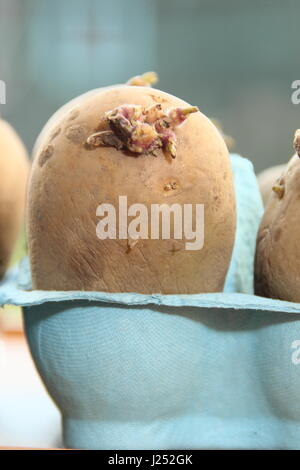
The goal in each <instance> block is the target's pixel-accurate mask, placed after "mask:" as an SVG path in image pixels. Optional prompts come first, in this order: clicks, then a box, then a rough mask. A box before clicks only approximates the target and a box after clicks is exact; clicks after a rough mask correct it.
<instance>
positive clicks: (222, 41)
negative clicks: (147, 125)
mask: <svg viewBox="0 0 300 470" xmlns="http://www.w3.org/2000/svg"><path fill="white" fill-rule="evenodd" d="M299 15H300V3H299V0H285V1H284V2H283V1H282V0H252V1H251V2H249V0H226V1H222V0H63V1H62V0H0V80H3V81H5V83H6V86H7V90H6V91H7V96H6V104H5V105H0V112H1V115H2V116H3V117H4V118H5V119H6V120H8V121H9V122H10V123H11V124H12V125H13V126H14V127H15V128H16V130H17V131H18V133H19V134H20V135H21V137H22V138H23V140H24V142H25V144H26V146H27V148H28V150H29V151H31V149H32V146H33V144H34V141H35V139H36V137H37V135H38V133H39V132H40V130H41V128H42V126H43V125H44V123H45V122H46V121H47V119H48V118H49V117H50V116H51V114H52V113H53V112H54V111H55V110H56V109H57V108H58V107H59V106H61V105H62V104H64V103H65V102H66V101H68V100H69V99H71V98H73V97H74V96H76V95H78V94H81V93H83V92H85V91H87V90H89V89H91V88H97V87H101V86H105V85H110V84H116V83H124V82H125V81H126V80H127V79H128V78H129V77H131V76H134V75H137V74H140V73H142V72H145V71H148V70H155V71H157V72H158V73H159V76H160V82H159V85H158V86H159V88H161V89H163V90H165V91H168V92H170V93H172V94H175V95H177V96H179V97H181V98H183V99H185V100H186V101H188V102H190V103H192V104H194V105H198V106H199V107H200V109H201V110H202V111H203V112H204V113H205V114H207V115H208V116H209V117H213V118H215V119H218V120H219V121H220V122H221V123H222V125H223V128H224V130H225V132H226V133H227V134H230V135H231V136H232V137H233V138H234V139H235V142H236V145H235V148H234V151H236V152H238V153H241V154H242V155H243V156H245V157H247V158H249V159H250V160H252V162H253V163H254V166H255V170H256V171H257V172H258V171H260V170H262V169H264V168H266V167H268V166H270V165H274V164H277V163H282V162H285V161H286V160H287V159H288V158H289V157H290V155H291V154H292V152H293V149H292V137H293V133H294V130H295V129H296V128H298V127H300V104H299V105H298V106H297V105H295V104H292V101H291V95H292V89H291V85H292V82H293V81H294V80H297V79H300V70H299V55H300V54H299V52H300V41H299ZM23 251H24V243H23V242H22V241H21V242H20V244H19V247H18V249H17V252H16V254H15V257H14V260H16V259H18V258H19V257H20V256H21V255H22V253H23ZM20 318H21V316H20V312H19V311H18V310H16V309H13V308H10V309H6V310H5V311H2V312H1V314H0V331H1V332H0V350H1V355H0V359H1V363H0V368H1V370H0V446H4V445H28V446H30V445H31V446H39V447H47V446H52V447H53V446H58V445H59V443H60V425H59V414H58V411H57V409H56V408H55V405H54V404H53V403H52V401H51V400H50V398H49V397H48V396H47V394H46V392H45V390H44V388H43V385H42V384H41V382H40V380H39V378H38V376H37V373H36V372H35V369H34V366H33V364H32V362H31V359H30V356H29V353H28V350H27V347H26V342H25V340H24V337H23V334H22V325H21V320H20Z"/></svg>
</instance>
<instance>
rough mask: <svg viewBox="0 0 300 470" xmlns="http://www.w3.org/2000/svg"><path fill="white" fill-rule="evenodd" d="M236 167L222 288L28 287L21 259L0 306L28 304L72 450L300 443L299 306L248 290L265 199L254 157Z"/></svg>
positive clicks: (37, 349)
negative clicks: (233, 228)
mask: <svg viewBox="0 0 300 470" xmlns="http://www.w3.org/2000/svg"><path fill="white" fill-rule="evenodd" d="M232 165H233V169H234V174H235V185H236V192H237V208H238V227H237V239H236V243H235V248H234V253H233V258H232V262H231V267H230V271H229V274H228V277H227V280H226V286H225V292H224V293H217V294H198V295H159V294H154V295H142V294H135V293H129V294H124V293H123V294H108V293H102V292H79V291H76V292H49V291H32V290H30V287H31V282H30V271H29V268H28V262H27V261H26V260H24V262H23V263H22V265H21V267H20V269H17V268H14V269H13V270H11V271H10V272H9V273H8V274H7V276H6V278H5V280H4V282H3V283H2V284H1V286H0V304H2V305H3V304H14V305H21V306H23V307H24V324H25V329H26V334H27V338H28V342H29V346H30V349H31V352H32V356H33V358H34V360H35V363H36V365H37V368H38V370H39V372H40V375H41V377H42V378H43V380H44V382H45V385H46V387H47V389H48V391H49V393H50V395H51V396H52V397H53V399H54V400H55V402H56V403H57V405H58V407H59V408H60V410H61V412H62V416H63V431H64V441H65V445H66V446H67V447H71V448H72V447H73V448H84V449H176V448H177V449H180V448H181V449H231V448H233V449H300V400H299V397H298V395H299V389H300V304H295V303H290V302H282V301H277V300H272V299H264V298H260V297H256V296H254V295H253V294H252V285H253V258H254V247H255V238H256V230H257V227H258V224H259V220H260V217H261V212H262V205H261V200H260V196H259V193H258V189H257V185H256V180H255V177H254V173H253V169H252V165H251V164H250V163H249V162H248V161H247V160H245V159H241V158H240V157H238V156H233V157H232Z"/></svg>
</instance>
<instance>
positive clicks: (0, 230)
mask: <svg viewBox="0 0 300 470" xmlns="http://www.w3.org/2000/svg"><path fill="white" fill-rule="evenodd" d="M28 169H29V160H28V157H27V152H26V150H25V147H24V145H23V143H22V142H21V140H20V138H19V137H18V135H17V134H16V132H15V131H14V130H13V128H12V127H11V126H10V125H9V124H8V123H7V122H5V121H3V120H0V178H1V184H0V278H2V277H3V275H4V273H5V271H6V269H7V266H8V263H9V259H10V257H11V254H12V251H13V248H14V245H15V243H16V241H17V238H18V235H19V233H20V230H21V227H22V223H23V217H24V208H25V196H26V183H27V177H28Z"/></svg>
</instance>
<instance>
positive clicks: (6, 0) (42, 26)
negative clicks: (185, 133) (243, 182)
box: [0, 0, 300, 171]
mask: <svg viewBox="0 0 300 470" xmlns="http://www.w3.org/2000/svg"><path fill="white" fill-rule="evenodd" d="M299 15H300V3H299V1H298V0H285V1H284V2H283V1H282V0H252V1H251V2H249V0H226V1H222V0H109V1H108V0H64V1H61V0H0V79H2V80H5V82H6V84H7V104H6V105H5V106H1V112H2V113H3V115H4V116H5V118H7V120H9V121H10V122H11V123H12V124H13V125H14V126H15V127H16V129H17V130H18V131H19V133H20V134H21V136H22V137H23V139H24V141H25V143H26V145H27V146H28V149H31V148H32V145H33V143H34V140H35V138H36V137H37V134H38V133H39V131H40V129H41V127H42V126H43V124H44V123H45V121H46V120H47V119H48V117H49V116H50V115H51V114H52V113H53V112H54V111H55V110H56V109H57V107H59V106H60V105H62V104H63V103H65V102H66V101H67V100H69V99H70V98H72V97H74V96H76V95H78V94H80V93H83V92H85V91H87V90H89V89H91V88H96V87H100V86H105V85H109V84H115V83H122V82H125V81H126V80H127V79H128V78H129V77H131V76H133V75H136V74H139V73H141V72H144V71H147V70H152V69H154V70H156V71H157V72H158V73H159V76H160V82H159V85H158V86H159V87H160V88H161V89H163V90H165V91H168V92H170V93H173V94H175V95H178V96H179V97H181V98H184V99H185V100H187V101H188V102H190V103H192V104H195V105H198V106H199V107H200V109H201V110H202V111H203V112H204V113H205V114H207V115H208V116H210V117H214V118H217V119H219V120H220V121H221V122H222V124H223V126H224V129H225V131H226V132H227V133H229V134H230V135H232V136H233V137H234V139H235V140H236V148H235V150H236V151H238V152H240V153H241V154H243V155H244V156H246V157H247V158H250V159H251V160H252V161H253V162H254V165H255V169H256V170H257V171H259V170H261V169H263V168H265V167H267V166H269V165H272V164H276V163H281V162H284V161H285V160H286V159H287V158H288V157H289V155H290V154H291V152H292V144H291V140H292V135H293V131H294V129H295V128H298V127H300V105H298V106H296V105H293V104H292V102H291V91H292V90H291V83H292V82H293V81H294V80H297V79H300V71H299V55H300V54H299V52H300V41H299Z"/></svg>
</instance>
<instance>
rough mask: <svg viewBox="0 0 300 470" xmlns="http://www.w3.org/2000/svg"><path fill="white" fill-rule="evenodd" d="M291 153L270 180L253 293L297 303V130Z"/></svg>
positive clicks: (299, 168)
mask: <svg viewBox="0 0 300 470" xmlns="http://www.w3.org/2000/svg"><path fill="white" fill-rule="evenodd" d="M294 147H295V150H296V155H294V156H293V157H292V158H291V160H290V161H289V163H288V164H287V165H285V168H284V170H283V172H282V174H281V176H280V177H279V178H278V179H277V181H276V182H274V184H273V187H272V191H271V192H272V194H271V196H270V197H269V198H268V201H267V205H266V208H265V213H264V216H263V219H262V222H261V225H260V228H259V232H258V237H257V247H256V257H255V293H256V294H257V295H260V296H263V297H270V298H274V299H281V300H288V301H291V302H300V245H299V233H300V232H299V227H300V224H299V221H300V159H299V156H300V131H299V130H298V131H296V134H295V139H294Z"/></svg>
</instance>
